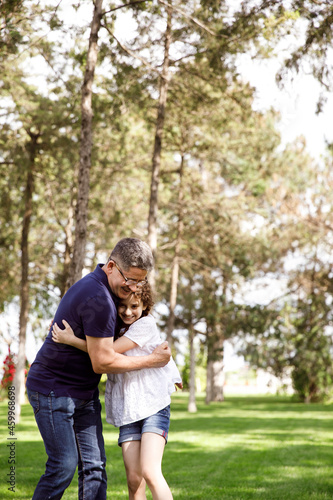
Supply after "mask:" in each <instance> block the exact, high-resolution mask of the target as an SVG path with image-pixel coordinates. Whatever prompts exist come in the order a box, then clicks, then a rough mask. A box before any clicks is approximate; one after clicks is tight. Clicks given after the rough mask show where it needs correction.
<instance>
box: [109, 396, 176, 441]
mask: <svg viewBox="0 0 333 500" xmlns="http://www.w3.org/2000/svg"><path fill="white" fill-rule="evenodd" d="M169 427H170V405H168V406H166V407H165V408H163V410H160V411H158V412H157V413H155V414H154V415H150V416H149V417H147V418H144V419H142V420H138V421H137V422H132V423H131V424H126V425H122V426H121V427H120V428H119V438H118V445H119V446H121V443H124V442H125V441H141V434H143V433H144V432H153V433H154V434H159V435H160V436H163V437H164V439H165V442H166V443H167V442H168V432H169Z"/></svg>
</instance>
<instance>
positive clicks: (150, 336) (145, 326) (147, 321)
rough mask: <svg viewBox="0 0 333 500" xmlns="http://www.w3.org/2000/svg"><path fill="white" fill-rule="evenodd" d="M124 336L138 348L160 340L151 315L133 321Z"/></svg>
mask: <svg viewBox="0 0 333 500" xmlns="http://www.w3.org/2000/svg"><path fill="white" fill-rule="evenodd" d="M124 336H125V337H127V338H128V339H130V340H132V341H133V342H135V343H136V344H137V345H138V346H139V347H143V346H144V345H146V344H149V343H154V342H156V341H159V340H160V338H159V337H160V336H159V333H158V329H157V326H156V322H155V319H154V318H153V316H151V315H149V316H144V317H143V318H140V319H138V320H137V321H135V322H134V323H133V324H132V325H131V326H130V327H129V329H128V330H127V332H126V333H125V334H124Z"/></svg>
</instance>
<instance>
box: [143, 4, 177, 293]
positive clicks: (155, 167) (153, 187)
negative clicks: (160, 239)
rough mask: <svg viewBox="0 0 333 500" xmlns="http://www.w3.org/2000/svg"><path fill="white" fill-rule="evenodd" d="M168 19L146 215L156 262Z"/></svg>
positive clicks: (169, 23) (167, 67) (170, 10)
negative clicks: (147, 212) (147, 213)
mask: <svg viewBox="0 0 333 500" xmlns="http://www.w3.org/2000/svg"><path fill="white" fill-rule="evenodd" d="M167 13H168V19H167V27H166V32H165V45H164V61H163V69H162V75H161V81H160V95H159V101H158V110H157V121H156V130H155V141H154V152H153V160H152V176H151V184H150V202H149V215H148V243H149V245H150V248H151V250H152V252H153V255H154V258H155V261H156V249H157V210H158V184H159V175H160V166H161V151H162V137H163V127H164V120H165V107H166V102H167V93H168V80H169V51H170V44H171V20H172V7H171V6H170V5H169V6H168V7H167ZM149 281H150V283H151V286H152V288H153V290H155V289H156V287H155V273H154V271H152V272H151V274H150V277H149Z"/></svg>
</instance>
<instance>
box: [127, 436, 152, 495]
mask: <svg viewBox="0 0 333 500" xmlns="http://www.w3.org/2000/svg"><path fill="white" fill-rule="evenodd" d="M121 447H122V451H123V460H124V464H125V469H126V477H127V486H128V499H129V500H147V497H146V481H145V480H144V478H143V476H142V471H141V464H140V450H141V442H140V441H128V442H125V443H122V445H121Z"/></svg>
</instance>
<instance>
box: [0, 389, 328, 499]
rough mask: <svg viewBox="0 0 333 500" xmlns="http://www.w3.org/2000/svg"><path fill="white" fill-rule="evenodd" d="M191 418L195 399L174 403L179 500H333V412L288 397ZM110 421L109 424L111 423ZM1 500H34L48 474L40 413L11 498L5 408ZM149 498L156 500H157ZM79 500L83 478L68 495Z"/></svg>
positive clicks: (172, 453) (172, 463)
mask: <svg viewBox="0 0 333 500" xmlns="http://www.w3.org/2000/svg"><path fill="white" fill-rule="evenodd" d="M197 405H198V412H197V413H196V414H189V413H187V411H186V408H187V395H186V394H185V393H177V394H175V395H174V397H173V403H172V417H171V428H170V435H169V443H168V445H167V447H166V450H165V453H164V460H163V471H164V475H165V477H166V479H167V481H168V483H169V485H170V487H171V489H172V492H173V495H174V498H175V500H176V499H179V500H185V499H186V500H188V499H190V500H229V499H230V500H231V499H233V500H236V499H237V500H243V499H244V500H245V499H263V500H273V499H279V500H307V499H311V500H315V499H316V500H323V499H332V498H333V422H332V416H333V415H332V409H333V405H319V404H313V405H304V404H300V403H295V402H292V401H291V400H290V399H288V398H278V397H271V396H264V397H252V396H250V397H245V396H244V397H239V396H237V397H231V396H229V397H227V398H226V401H225V402H224V403H213V404H211V405H209V406H206V405H205V404H204V401H203V397H198V398H197ZM104 421H105V419H104ZM0 433H1V437H2V439H1V443H2V444H1V449H0V470H1V481H0V498H1V499H2V500H5V499H9V498H15V500H28V499H29V498H31V497H32V494H33V491H34V487H35V485H36V484H37V481H38V479H39V477H40V475H41V474H42V472H43V471H44V463H45V459H46V455H45V451H44V446H43V443H42V441H41V438H40V436H39V433H38V429H37V427H36V424H35V421H34V417H33V413H32V410H31V408H30V406H29V405H28V404H27V405H25V406H23V408H22V418H21V423H20V424H19V425H17V426H16V429H15V437H16V438H17V440H16V442H15V462H16V463H15V493H14V492H11V491H8V487H9V486H10V485H9V484H8V483H7V482H6V481H7V479H8V476H7V474H9V472H10V464H8V459H9V457H10V448H9V447H8V446H7V444H8V442H10V439H9V438H10V436H9V431H8V428H7V403H6V402H2V403H0ZM104 436H105V441H106V450H107V457H108V462H107V473H108V480H109V488H108V491H109V493H108V498H110V499H112V500H115V499H119V500H126V498H127V487H126V479H125V472H124V467H123V463H122V457H121V450H120V448H119V447H118V446H117V436H118V431H117V429H115V428H114V427H112V426H111V425H108V424H107V423H105V425H104ZM147 498H149V499H151V498H152V497H151V495H150V493H148V494H147ZM63 499H65V500H72V499H73V500H74V499H75V500H76V499H77V479H76V478H75V479H74V480H73V482H72V484H71V485H70V487H69V488H68V489H67V490H66V493H65V494H64V496H63Z"/></svg>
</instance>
